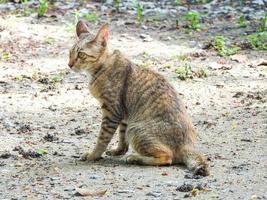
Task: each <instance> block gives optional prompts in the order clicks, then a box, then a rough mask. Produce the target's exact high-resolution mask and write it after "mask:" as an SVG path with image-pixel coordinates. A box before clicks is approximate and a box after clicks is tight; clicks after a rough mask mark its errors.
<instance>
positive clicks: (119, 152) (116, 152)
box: [106, 149, 127, 156]
mask: <svg viewBox="0 0 267 200" xmlns="http://www.w3.org/2000/svg"><path fill="white" fill-rule="evenodd" d="M126 152H127V151H126V150H125V149H111V150H108V151H106V154H107V155H108V156H121V155H124V154H125V153H126Z"/></svg>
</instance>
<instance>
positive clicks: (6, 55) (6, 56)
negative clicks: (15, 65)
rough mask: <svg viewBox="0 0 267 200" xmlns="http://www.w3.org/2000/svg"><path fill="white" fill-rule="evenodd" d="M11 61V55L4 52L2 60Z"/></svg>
mask: <svg viewBox="0 0 267 200" xmlns="http://www.w3.org/2000/svg"><path fill="white" fill-rule="evenodd" d="M8 59H9V53H8V52H3V53H2V60H8Z"/></svg>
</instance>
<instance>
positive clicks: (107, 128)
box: [81, 116, 119, 161]
mask: <svg viewBox="0 0 267 200" xmlns="http://www.w3.org/2000/svg"><path fill="white" fill-rule="evenodd" d="M118 125H119V121H118V120H116V119H115V117H112V116H104V117H103V119H102V123H101V130H100V133H99V135H98V138H97V143H96V146H95V148H94V150H93V151H92V152H87V153H85V154H83V155H82V157H81V159H82V160H83V161H93V160H99V159H100V158H101V155H102V154H103V152H104V151H105V150H106V148H107V146H108V144H109V142H110V140H111V138H112V137H113V135H114V133H115V132H116V129H117V127H118Z"/></svg>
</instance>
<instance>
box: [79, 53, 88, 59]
mask: <svg viewBox="0 0 267 200" xmlns="http://www.w3.org/2000/svg"><path fill="white" fill-rule="evenodd" d="M86 57H87V55H86V53H83V52H79V53H78V58H80V59H83V60H84V59H86Z"/></svg>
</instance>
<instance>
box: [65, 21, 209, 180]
mask: <svg viewBox="0 0 267 200" xmlns="http://www.w3.org/2000/svg"><path fill="white" fill-rule="evenodd" d="M76 31H77V35H78V37H79V40H78V42H77V43H76V44H75V45H74V46H73V48H72V49H71V51H70V61H69V66H70V67H71V68H72V69H73V70H75V71H80V70H85V71H86V72H87V73H88V74H89V75H90V76H91V80H90V84H89V85H90V86H89V87H90V92H91V94H92V95H93V96H94V97H95V98H97V99H98V101H99V103H100V105H101V109H102V113H103V118H102V124H101V130H100V133H99V136H98V139H97V144H96V147H95V149H94V150H93V152H91V153H85V154H84V155H83V156H82V159H83V160H97V159H99V158H100V157H101V155H102V154H103V152H104V151H106V148H107V146H108V144H109V142H110V140H111V138H112V137H113V135H114V133H115V131H116V129H117V128H118V127H119V129H120V131H119V138H120V139H119V145H118V147H117V149H114V150H111V151H107V152H106V153H107V154H108V155H113V156H116V155H122V154H125V153H126V152H127V150H128V145H129V144H130V145H131V146H132V148H133V149H134V150H135V151H136V154H132V155H128V156H126V162H127V163H135V164H144V165H170V164H174V163H184V164H186V166H187V167H188V168H189V169H190V170H192V171H194V172H195V173H196V174H202V175H208V164H207V161H206V159H205V157H204V156H202V154H200V153H199V152H197V151H196V150H195V149H194V142H195V131H194V127H193V125H192V123H191V121H190V119H189V117H188V114H187V113H186V109H185V107H184V105H183V103H182V102H181V100H180V99H179V98H178V97H177V93H176V91H175V89H174V88H173V87H172V86H171V85H170V84H169V83H168V82H167V81H166V79H165V78H164V77H163V76H161V75H159V74H157V73H155V72H153V71H151V70H149V69H144V68H139V67H137V66H135V65H134V64H132V63H131V62H130V61H129V60H128V59H127V58H125V57H124V56H123V54H122V53H121V52H119V51H117V50H115V51H114V52H112V53H110V52H109V51H108V46H107V42H108V36H109V32H108V26H107V25H104V26H103V27H102V28H101V29H100V30H99V32H98V33H97V35H96V37H93V36H92V35H91V34H90V33H89V31H88V28H87V26H86V25H85V23H84V22H82V21H79V22H78V24H77V27H76Z"/></svg>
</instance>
